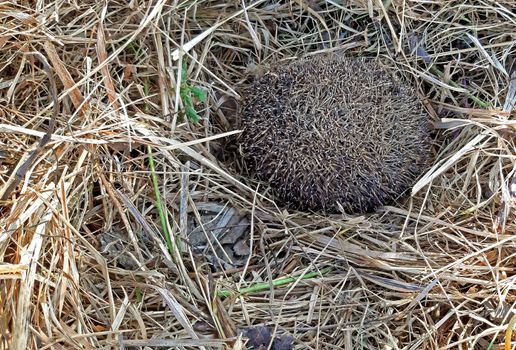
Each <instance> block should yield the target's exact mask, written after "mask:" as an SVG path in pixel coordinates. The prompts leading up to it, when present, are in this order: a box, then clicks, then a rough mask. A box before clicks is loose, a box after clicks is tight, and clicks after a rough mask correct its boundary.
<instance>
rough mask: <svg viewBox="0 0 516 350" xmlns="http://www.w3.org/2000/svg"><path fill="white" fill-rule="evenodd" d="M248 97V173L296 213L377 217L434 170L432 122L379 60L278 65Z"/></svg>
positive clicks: (244, 141)
mask: <svg viewBox="0 0 516 350" xmlns="http://www.w3.org/2000/svg"><path fill="white" fill-rule="evenodd" d="M242 97H243V103H242V107H241V113H240V123H241V128H242V130H243V131H242V133H241V134H240V136H239V139H238V144H239V147H240V150H241V152H242V156H243V160H244V164H245V165H246V167H247V168H248V169H249V170H250V171H251V173H253V174H254V176H255V177H256V178H257V179H259V180H261V181H264V182H266V183H268V184H269V185H270V187H271V188H272V189H273V191H274V192H275V193H276V195H277V196H278V198H279V199H280V200H281V202H283V203H284V204H286V205H288V206H289V207H291V208H295V209H301V210H313V211H335V210H338V208H339V205H340V206H341V207H342V208H343V209H344V210H345V211H346V212H349V213H356V212H367V211H371V210H374V209H375V208H377V207H379V206H382V205H385V204H388V203H391V202H393V201H394V200H395V199H396V198H398V197H399V196H400V195H402V194H403V193H404V192H405V191H406V190H407V189H409V188H410V187H411V186H412V185H413V183H414V182H415V180H416V178H417V177H419V176H420V175H421V173H422V171H423V170H424V168H425V166H426V165H427V164H428V159H429V154H430V122H429V118H428V115H427V113H426V112H425V110H424V109H423V106H422V105H421V102H420V101H419V100H418V98H417V96H416V94H415V93H414V92H413V90H412V89H411V87H410V86H407V85H405V84H404V83H403V82H402V81H400V80H399V79H397V78H396V77H394V76H393V74H391V73H390V72H389V71H388V70H386V69H385V68H383V67H381V66H380V65H379V64H378V63H377V62H376V61H374V60H371V59H366V58H350V57H340V56H337V55H316V56H313V57H311V58H305V59H301V60H296V61H291V62H289V63H284V64H278V65H277V66H276V67H274V68H273V69H271V70H270V71H269V72H267V73H266V74H264V75H263V76H261V77H259V78H257V79H256V80H255V81H254V83H253V84H252V85H251V86H250V87H249V88H247V89H246V90H245V91H243V94H242Z"/></svg>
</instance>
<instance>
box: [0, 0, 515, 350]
mask: <svg viewBox="0 0 516 350" xmlns="http://www.w3.org/2000/svg"><path fill="white" fill-rule="evenodd" d="M105 3H108V5H106V4H105ZM244 6H245V7H244ZM514 10H515V5H514V2H513V1H510V0H500V1H497V2H495V1H487V0H486V1H473V0H462V1H447V2H446V6H443V5H441V4H440V3H439V2H430V1H423V0H420V1H417V0H416V1H401V0H396V1H385V2H384V3H382V2H380V1H373V0H371V1H365V0H364V1H350V2H347V1H344V2H342V1H326V2H325V1H304V0H300V1H290V2H279V3H278V2H276V1H264V0H259V1H257V2H254V3H247V2H245V1H242V2H239V1H203V0H192V1H186V2H181V3H178V2H175V1H172V2H165V1H162V0H157V1H155V2H152V3H151V2H141V1H134V0H132V1H109V2H102V1H80V2H76V1H55V2H46V1H37V2H33V1H25V0H21V1H17V2H0V138H1V143H0V145H1V147H2V148H1V149H0V174H1V175H0V180H1V182H0V197H1V198H2V206H1V207H0V210H1V211H0V256H1V260H2V263H1V264H0V310H2V312H1V313H0V348H5V349H16V350H18V349H27V348H31V349H32V348H34V349H36V348H38V349H79V348H80V349H93V348H103V349H108V348H121V349H124V348H128V347H137V348H141V349H143V348H144V347H146V346H147V348H148V347H151V348H153V347H159V346H162V347H166V348H177V349H194V348H195V349H197V348H200V349H212V348H213V349H216V348H230V349H239V348H240V346H241V344H242V341H243V340H242V339H241V338H240V337H239V336H238V329H242V328H246V327H250V326H253V325H264V324H265V325H270V326H272V327H273V329H274V331H275V332H276V333H277V334H278V335H291V336H293V337H294V338H295V343H294V345H295V348H296V349H505V350H509V349H512V348H514V346H515V344H516V342H515V340H516V337H515V336H514V334H512V333H514V332H512V329H513V328H514V323H515V321H516V316H515V312H514V309H515V305H516V249H515V248H516V235H515V233H516V216H515V213H514V209H515V206H516V157H515V137H514V136H515V125H516V124H515V122H514V118H513V117H514V111H513V109H514V102H515V99H516V73H515V67H514V59H515V56H516V36H515V34H514V33H516V17H515V15H514ZM180 47H182V48H183V49H184V51H182V50H179V48H180ZM334 49H340V50H345V51H346V52H347V54H357V55H368V56H378V57H379V58H380V59H381V60H382V62H384V64H386V65H390V66H392V67H393V69H396V70H398V71H399V72H400V74H401V75H403V76H404V77H405V78H406V79H408V80H410V81H411V83H412V84H413V85H414V87H415V89H417V92H418V94H419V95H420V96H421V97H422V98H423V99H424V101H425V105H426V108H427V109H428V111H429V112H430V114H431V116H432V118H433V121H434V123H435V125H436V130H437V131H436V134H435V143H434V144H435V151H436V154H437V159H436V161H435V166H434V167H433V168H432V169H430V170H429V171H428V173H427V174H426V175H425V176H424V177H423V178H422V179H421V182H420V183H418V184H417V185H416V186H415V187H414V191H413V196H412V197H411V198H410V199H409V200H406V201H403V202H400V203H398V204H397V205H396V206H392V207H386V208H384V209H383V210H381V211H379V212H377V213H374V214H371V215H365V216H358V217H349V216H346V215H333V216H324V215H318V214H307V213H301V212H286V211H284V210H282V208H278V207H277V206H276V205H274V202H273V201H272V200H271V199H270V198H269V196H268V191H267V188H266V187H265V186H264V185H263V184H261V185H259V186H258V184H257V183H255V182H252V181H250V180H249V179H246V178H244V177H242V176H240V175H239V174H238V172H236V171H235V170H234V169H235V167H234V164H233V165H231V166H230V165H224V164H222V163H220V162H218V161H217V157H216V156H215V154H216V151H217V150H218V147H220V144H221V142H220V141H221V139H222V137H224V135H221V132H223V131H224V130H223V128H220V127H218V126H217V125H220V122H221V121H222V122H224V120H225V119H228V118H229V119H231V118H232V117H234V116H232V115H231V113H230V109H229V108H221V105H223V103H224V106H226V107H227V105H228V104H229V103H230V102H231V101H232V99H233V98H235V97H237V91H238V89H239V88H241V87H242V86H244V85H245V84H247V83H248V78H249V76H250V75H251V74H254V73H256V72H258V71H260V70H263V69H266V68H267V65H270V64H274V62H277V61H278V60H284V59H291V58H292V57H296V56H300V55H306V54H313V53H315V52H318V51H329V50H334ZM184 62H186V63H188V78H189V81H190V83H191V84H194V85H200V86H202V87H203V88H204V89H205V91H206V92H207V95H208V99H207V102H206V104H204V105H199V106H198V112H199V115H200V116H201V117H203V118H204V122H203V123H202V125H199V126H194V125H190V124H188V123H185V122H184V118H183V106H182V102H181V100H180V98H179V89H178V87H179V86H180V84H181V82H180V81H179V80H180V79H179V78H180V75H181V74H180V70H179V69H178V68H179V67H180V66H181V64H182V63H184ZM53 82H55V86H56V91H55V95H56V96H54V91H53V87H52V86H53ZM224 101H226V102H224ZM228 101H229V102H228ZM215 121H218V123H215ZM221 129H222V130H221ZM149 150H152V159H153V160H154V163H155V171H154V174H155V175H156V179H157V185H158V186H157V189H158V193H159V194H160V199H161V201H158V200H157V196H156V192H155V190H154V188H153V177H152V176H151V170H150V169H151V168H150V162H149V159H150V158H149V154H150V153H149ZM160 203H161V208H162V209H163V215H161V217H160V214H159V208H160ZM208 207H209V209H210V210H211V212H212V214H213V213H215V214H214V215H212V217H211V220H212V221H213V222H214V224H215V225H219V226H216V227H217V230H219V231H220V230H222V229H224V228H225V226H224V225H223V224H224V223H226V224H227V223H228V222H233V221H231V220H233V219H234V218H235V217H236V218H238V219H239V220H240V219H241V218H246V220H248V221H246V223H244V224H242V225H245V226H246V227H248V228H250V229H248V230H246V231H245V233H244V235H243V236H240V238H238V237H237V238H238V239H242V238H241V237H250V238H251V240H250V242H249V247H250V249H252V254H251V255H249V256H248V257H246V256H245V255H244V258H243V260H242V259H241V260H240V264H236V263H235V264H233V265H235V266H233V267H231V266H230V265H231V264H226V265H224V264H218V263H217V261H219V262H220V261H224V259H221V260H217V259H216V258H214V253H213V252H217V251H218V252H219V254H220V252H221V251H222V250H221V249H220V247H219V248H217V246H218V244H219V243H221V242H217V241H216V240H213V242H210V244H211V246H210V245H209V244H208V246H207V247H206V248H205V249H204V255H203V254H201V253H199V252H198V250H196V249H194V248H196V247H195V246H194V245H193V244H191V242H189V240H191V239H192V238H191V237H190V236H189V235H190V234H191V233H192V226H191V225H192V223H193V225H196V226H199V224H198V223H199V222H202V221H203V220H204V219H203V216H205V213H206V212H207V208H208ZM217 211H218V213H219V214H218V215H217ZM228 213H229V214H228ZM222 219H224V220H222ZM196 222H197V224H195V223H196ZM235 222H236V221H235ZM238 222H240V223H241V222H243V221H238ZM164 227H165V228H166V229H167V231H168V232H169V233H170V235H171V236H172V238H173V239H172V241H173V242H174V245H173V249H168V248H170V247H167V242H166V240H165V238H163V234H162V233H163V232H165V230H164ZM206 227H207V225H206ZM197 231H198V232H207V233H208V231H209V230H206V229H205V230H204V231H203V230H202V227H201V228H200V229H197ZM214 232H215V231H214ZM235 237H236V236H235ZM237 238H235V239H237ZM217 249H218V250H217ZM209 263H211V264H212V265H213V266H212V267H211V268H210V264H209ZM328 268H329V269H328ZM319 272H321V273H319ZM306 273H312V274H311V275H308V276H305V278H299V277H303V275H304V274H306ZM289 277H295V278H293V279H291V280H286V281H285V282H286V283H285V284H283V285H280V284H279V283H275V285H274V286H273V283H272V282H273V281H275V280H277V279H284V278H289ZM246 288H247V289H246ZM237 290H240V291H242V293H236V291H237ZM231 291H233V292H231ZM244 292H246V293H244ZM224 295H225V297H224Z"/></svg>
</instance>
